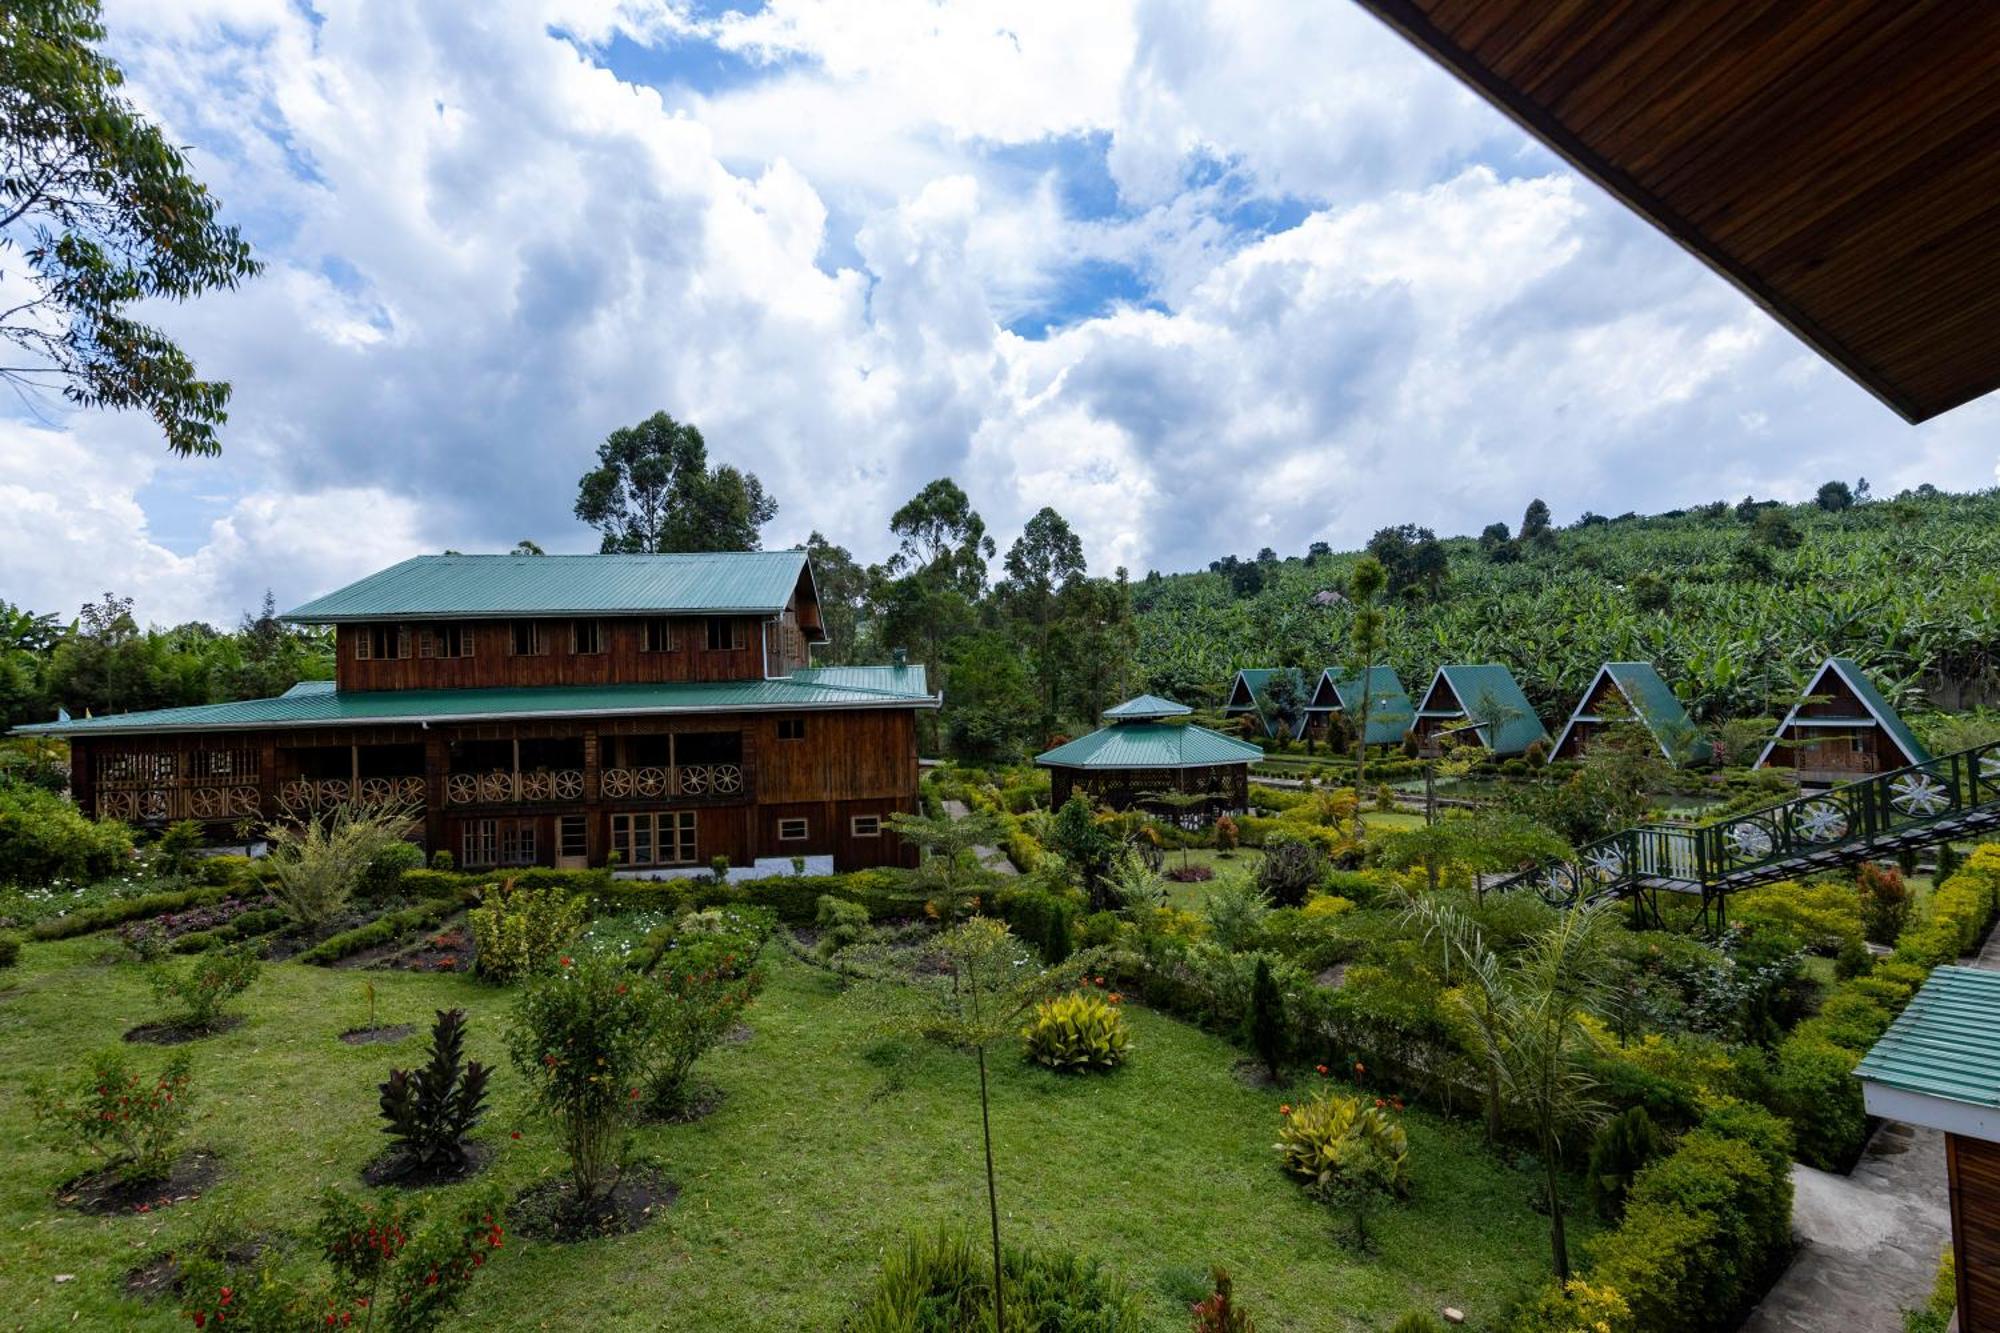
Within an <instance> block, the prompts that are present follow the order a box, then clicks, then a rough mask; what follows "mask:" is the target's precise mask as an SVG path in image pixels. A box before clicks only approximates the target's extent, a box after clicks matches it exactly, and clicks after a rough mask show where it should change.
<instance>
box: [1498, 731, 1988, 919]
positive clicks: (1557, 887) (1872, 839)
mask: <svg viewBox="0 0 2000 1333" xmlns="http://www.w3.org/2000/svg"><path fill="white" fill-rule="evenodd" d="M1996 826H2000V742H1994V743H1991V744H1987V745H1980V746H1974V747H1973V748H1972V749H1969V750H1962V751H1960V752H1958V753H1957V754H1948V755H1944V756H1941V757H1939V758H1936V759H1932V760H1929V761H1928V762H1925V763H1921V764H1912V765H1911V766H1909V767H1908V768H1899V769H1895V770H1893V771H1892V772H1888V773H1878V774H1875V775H1874V776H1872V777H1868V778H1864V779H1862V780H1861V781H1859V782H1850V783H1845V784H1843V785H1841V786H1838V787H1833V788H1830V789H1828V790H1826V791H1821V792H1809V793H1806V794H1804V795H1801V796H1797V797H1794V798H1792V799H1791V800H1789V801H1781V802H1779V803H1778V804H1776V805H1772V806H1768V807H1766V808H1764V809H1762V810H1753V811H1750V812H1749V813H1747V814H1742V815H1736V816H1734V817H1732V818H1729V819H1725V820H1720V821H1718V822H1716V823H1714V824H1706V825H1703V826H1701V827H1699V828H1683V827H1678V826H1673V825H1665V824H1642V825H1640V826H1638V827H1636V828H1629V829H1625V830H1624V831H1622V832H1619V833H1614V834H1612V835H1611V836H1610V837H1608V838H1605V839H1603V840H1601V841H1599V842H1594V843H1591V844H1589V845H1587V846H1585V847H1582V848H1579V849H1578V851H1577V854H1576V858H1575V859H1574V860H1571V861H1560V862H1555V863H1552V864H1549V865H1543V866H1539V867H1536V868H1533V869H1530V870H1524V871H1522V872H1520V873H1519V874H1516V875H1513V876H1510V877H1509V878H1507V879H1503V880H1501V881H1500V882H1499V883H1497V884H1495V885H1492V886H1490V887H1491V888H1492V889H1494V890H1501V891H1504V890H1508V889H1517V888H1532V889H1533V890H1534V891H1535V892H1536V893H1538V894H1540V895H1541V897H1542V898H1543V900H1544V901H1546V902H1549V903H1552V904H1554V905H1556V906H1558V907H1566V906H1569V905H1571V904H1575V903H1579V902H1594V901H1601V900H1604V899H1608V898H1618V897H1624V896H1627V895H1629V894H1631V893H1634V892H1637V891H1639V890H1641V889H1653V888H1666V889H1678V890H1686V891H1700V892H1703V893H1704V894H1706V893H1709V892H1712V891H1716V890H1721V891H1724V892H1727V891H1730V890H1733V889H1737V888H1748V887H1750V886H1751V885H1753V884H1759V883H1764V882H1767V881H1769V880H1770V879H1772V878H1777V877H1782V872H1786V871H1790V870H1797V871H1799V872H1805V871H1810V870H1815V869H1821V868H1824V867H1827V866H1832V865H1839V864H1842V863H1847V862H1853V861H1858V860H1864V859H1866V858H1867V857H1869V856H1870V855H1872V854H1874V853H1875V852H1877V851H1879V850H1881V849H1884V848H1891V847H1904V846H1912V845H1918V844H1921V843H1922V842H1924V841H1926V837H1925V835H1926V833H1927V832H1935V834H1936V840H1942V839H1944V838H1948V837H1953V836H1959V835H1960V834H1961V833H1962V832H1969V831H1975V830H1978V829H1984V828H1988V827H1996Z"/></svg>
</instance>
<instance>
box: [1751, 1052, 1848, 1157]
mask: <svg viewBox="0 0 2000 1333" xmlns="http://www.w3.org/2000/svg"><path fill="white" fill-rule="evenodd" d="M1860 1059H1861V1057H1860V1056H1859V1055H1857V1054H1856V1053H1855V1052H1853V1051H1850V1050H1846V1049H1844V1048H1843V1047H1840V1046H1836V1045H1834V1044H1833V1043H1832V1042H1830V1041H1828V1040H1826V1039H1825V1038H1823V1037H1813V1036H1810V1035H1806V1036H1794V1037H1792V1038H1789V1039H1788V1040H1786V1041H1785V1043H1784V1044H1783V1045H1781V1046H1779V1048H1778V1065H1777V1070H1776V1071H1775V1075H1774V1079H1773V1089H1772V1093H1773V1098H1774V1100H1775V1103H1776V1105H1775V1109H1776V1110H1777V1111H1778V1112H1779V1113H1780V1114H1781V1115H1783V1116H1784V1117H1785V1118H1786V1119H1787V1120H1789V1121H1791V1122H1792V1133H1793V1134H1794V1135H1795V1136H1796V1137H1797V1139H1798V1146H1799V1160H1800V1161H1802V1162H1804V1163H1805V1164H1806V1165H1807V1166H1816V1167H1818V1168H1820V1169H1821V1170H1823V1171H1838V1170H1840V1169H1842V1168H1843V1167H1845V1166H1846V1165H1847V1163H1848V1162H1850V1161H1852V1160H1853V1158H1854V1155H1855V1154H1856V1153H1858V1152H1860V1151H1861V1146H1862V1142H1863V1140H1864V1139H1865V1138H1866V1136H1867V1132H1868V1113H1867V1112H1866V1111H1865V1110H1864V1109H1863V1107H1862V1104H1861V1084H1860V1083H1859V1082H1857V1081H1856V1080H1855V1078H1854V1066H1855V1065H1856V1064H1858V1063H1860Z"/></svg>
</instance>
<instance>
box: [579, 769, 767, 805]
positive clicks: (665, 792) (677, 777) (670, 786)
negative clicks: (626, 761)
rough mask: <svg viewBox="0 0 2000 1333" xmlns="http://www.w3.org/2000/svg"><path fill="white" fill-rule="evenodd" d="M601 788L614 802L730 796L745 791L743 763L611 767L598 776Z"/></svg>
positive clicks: (741, 793) (738, 794)
mask: <svg viewBox="0 0 2000 1333" xmlns="http://www.w3.org/2000/svg"><path fill="white" fill-rule="evenodd" d="M597 788H598V790H599V791H600V792H601V793H603V795H604V798H605V799H606V800H613V801H622V800H629V799H632V798H634V797H637V798H639V799H641V800H648V801H667V800H674V799H676V798H679V797H683V796H703V797H721V798H724V799H727V798H729V797H732V796H741V795H743V794H744V782H743V766H742V765H741V764H678V765H675V766H673V767H665V766H658V767H655V766H645V767H640V768H607V769H605V770H604V771H603V772H602V773H600V774H599V775H598V779H597Z"/></svg>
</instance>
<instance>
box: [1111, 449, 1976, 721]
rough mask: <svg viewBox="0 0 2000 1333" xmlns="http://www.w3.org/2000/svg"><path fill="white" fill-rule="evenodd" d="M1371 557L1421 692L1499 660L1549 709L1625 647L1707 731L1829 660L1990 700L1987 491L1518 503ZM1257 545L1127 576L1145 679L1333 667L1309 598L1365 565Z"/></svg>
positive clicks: (1922, 691) (1163, 684) (1322, 620)
mask: <svg viewBox="0 0 2000 1333" xmlns="http://www.w3.org/2000/svg"><path fill="white" fill-rule="evenodd" d="M1370 549H1371V550H1373V551H1374V552H1375V553H1376V554H1377V555H1378V556H1379V557H1380V558H1381V559H1382V561H1383V563H1384V564H1385V565H1386V566H1388V568H1389V570H1390V573H1391V576H1392V581H1393V583H1394V585H1395V588H1396V592H1397V596H1396V597H1395V598H1394V599H1393V601H1392V607H1391V609H1390V611H1389V612H1388V614H1387V617H1386V619H1387V639H1388V645H1389V654H1388V655H1389V660H1390V662H1391V663H1392V664H1393V665H1394V666H1395V668H1396V670H1397V671H1398V672H1399V673H1400V674H1401V675H1402V676H1403V678H1404V680H1405V683H1406V684H1407V685H1408V686H1409V688H1410V689H1411V691H1412V693H1414V692H1415V691H1417V690H1418V689H1419V688H1421V686H1422V684H1423V683H1424V682H1425V681H1427V680H1428V679H1429V676H1430V673H1431V672H1432V671H1433V670H1434V669H1435V668H1436V667H1437V666H1438V665H1439V664H1441V663H1445V662H1488V661H1491V662H1502V663H1505V664H1506V665H1508V666H1510V667H1512V668H1513V669H1514V671H1515V673H1516V675H1517V676H1518V677H1519V678H1520V681H1521V684H1522V686H1523V688H1525V689H1526V691H1527V692H1528V696H1529V698H1530V699H1531V700H1533V702H1534V703H1535V705H1536V707H1537V709H1538V710H1539V711H1540V712H1541V713H1542V714H1543V715H1544V717H1546V718H1548V719H1550V720H1551V721H1553V720H1555V719H1558V718H1560V717H1562V716H1564V715H1566V714H1567V712H1568V710H1569V709H1570V707H1571V706H1572V705H1573V704H1574V703H1575V701H1576V698H1577V695H1578V694H1579V693H1581V691H1582V690H1583V689H1584V688H1585V687H1586V686H1587V685H1588V683H1589V681H1590V678H1591V676H1592V674H1593V673H1594V672H1595V671H1596V670H1597V667H1598V665H1599V664H1600V663H1602V662H1604V661H1606V660H1615V659H1636V660H1643V661H1650V662H1653V663H1656V664H1657V665H1658V666H1659V668H1660V670H1661V671H1662V673H1664V674H1665V676H1666V678H1667V679H1668V681H1670V682H1671V683H1672V684H1673V686H1674V688H1675V690H1676V691H1678V692H1679V693H1680V695H1681V698H1682V700H1683V701H1684V702H1685V703H1686V704H1687V705H1688V707H1689V709H1690V710H1691V711H1692V712H1693V714H1694V715H1695V717H1696V719H1697V720H1702V721H1708V720H1714V719H1718V718H1724V717H1742V716H1754V715H1758V714H1768V713H1773V712H1782V710H1783V709H1784V708H1785V707H1786V706H1787V705H1788V704H1789V703H1790V701H1791V700H1792V699H1793V698H1794V697H1795V696H1796V695H1797V693H1798V691H1799V689H1800V688H1801V687H1802V686H1803V685H1804V683H1805V681H1806V679H1807V677H1808V676H1809V674H1810V673H1811V671H1812V669H1813V668H1814V667H1815V666H1816V665H1818V663H1819V662H1820V661H1821V660H1822V659H1823V658H1825V657H1826V656H1828V655H1829V654H1834V653H1838V654H1844V655H1846V656H1849V657H1852V658H1854V659H1855V660H1857V661H1858V662H1860V663H1861V664H1862V665H1863V666H1864V667H1866V668H1867V669H1868V670H1869V671H1870V672H1871V673H1873V675H1874V678H1875V680H1876V681H1877V683H1878V684H1879V685H1880V686H1881V688H1882V689H1883V691H1884V693H1886V694H1887V695H1888V696H1889V697H1890V699H1891V700H1892V701H1893V702H1894V703H1895V704H1896V705H1897V706H1898V707H1899V708H1904V709H1907V710H1911V711H1921V710H1922V709H1923V708H1925V707H1931V706H1935V707H1942V708H1948V709H1956V708H1960V707H1967V706H1972V705H1975V704H1979V703H1986V704H1991V703H1993V702H1995V701H1996V700H2000V491H1988V492H1984V493H1981V494H1978V495H1946V494H1942V493H1938V492H1935V491H1931V490H1929V488H1925V489H1924V490H1923V491H1921V492H1913V493H1906V494H1904V495H1902V496H1899V497H1897V498H1896V499H1894V500H1885V501H1876V502H1865V501H1857V500H1856V499H1855V497H1854V493H1853V491H1852V490H1851V489H1849V488H1848V487H1846V486H1845V485H1843V484H1841V483H1830V484H1829V487H1828V488H1827V489H1825V490H1823V491H1822V495H1821V500H1820V501H1819V502H1817V503H1809V504H1803V505H1794V506H1778V505H1774V504H1770V503H1763V504H1756V503H1751V502H1744V503H1742V504H1727V503H1722V502H1717V503H1716V504H1713V505H1709V506H1705V507H1703V508H1702V509H1699V510H1695V511H1688V512H1680V513H1673V514H1666V515H1661V516H1657V517H1639V516H1635V515H1627V516H1624V517H1620V518H1613V519H1605V518H1600V517H1596V516H1585V517H1584V518H1583V519H1582V520H1581V521H1580V522H1578V523H1575V524H1572V525H1570V526H1567V527H1556V526H1553V525H1550V524H1549V523H1548V516H1547V512H1546V509H1545V508H1544V509H1540V510H1536V509H1534V508H1531V511H1530V513H1529V515H1528V516H1527V519H1526V520H1525V521H1524V523H1523V524H1522V525H1521V526H1520V527H1518V528H1516V529H1514V530H1511V531H1509V530H1507V529H1503V528H1501V527H1500V526H1499V525H1497V524H1496V525H1495V526H1494V527H1492V528H1489V529H1488V530H1487V532H1486V533H1485V534H1484V535H1482V536H1481V537H1480V538H1478V539H1468V538H1452V539H1445V540H1437V539H1434V538H1431V537H1430V534H1428V533H1425V532H1422V531H1421V530H1415V529H1388V530H1384V531H1383V532H1381V533H1378V534H1377V536H1376V538H1375V540H1374V542H1372V543H1371V548H1370ZM1263 554H1264V555H1265V557H1266V558H1264V559H1258V560H1247V561H1239V560H1235V559H1225V560H1222V561H1218V562H1217V563H1216V565H1215V566H1213V567H1212V568H1211V569H1210V570H1209V571H1207V572H1204V573H1199V574H1186V575H1179V576H1165V577H1162V576H1157V575H1149V576H1148V577H1147V578H1146V579H1145V580H1143V581H1142V582H1139V583H1137V584H1135V585H1134V588H1133V600H1134V605H1135V609H1136V612H1137V617H1136V618H1137V624H1138V634H1139V638H1138V645H1137V654H1136V656H1137V660H1138V662H1139V664H1140V669H1141V671H1142V673H1143V675H1144V678H1145V683H1146V685H1147V686H1148V687H1149V688H1151V689H1154V690H1157V691H1159V692H1161V693H1165V694H1168V695H1172V696H1174V697H1176V698H1181V699H1185V700H1188V701H1190V702H1200V701H1204V700H1206V701H1218V700H1219V699H1220V697H1221V691H1222V690H1223V688H1224V687H1225V685H1226V684H1227V682H1228V680H1229V678H1230V676H1231V674H1232V673H1233V672H1234V671H1235V669H1236V668H1238V667H1244V666H1272V665H1308V664H1310V665H1313V666H1317V665H1321V664H1330V663H1333V662H1337V661H1340V660H1341V659H1342V657H1343V656H1344V654H1345V648H1344V646H1343V645H1344V644H1345V643H1346V641H1347V630H1348V623H1349V621H1350V619H1351V612H1350V611H1349V609H1348V608H1347V606H1346V604H1345V602H1344V601H1342V600H1337V599H1336V598H1334V597H1329V596H1324V595H1319V596H1316V595H1318V594H1324V593H1326V592H1328V591H1329V590H1332V591H1337V590H1339V589H1341V588H1342V587H1343V586H1344V585H1345V581H1346V579H1347V577H1348V573H1349V571H1350V570H1351V569H1352V567H1353V565H1354V562H1355V559H1356V558H1357V557H1356V555H1355V554H1347V555H1338V554H1328V553H1324V552H1321V553H1315V554H1313V555H1308V556H1301V557H1294V558H1289V559H1277V558H1275V557H1273V556H1271V553H1269V552H1265V553H1263Z"/></svg>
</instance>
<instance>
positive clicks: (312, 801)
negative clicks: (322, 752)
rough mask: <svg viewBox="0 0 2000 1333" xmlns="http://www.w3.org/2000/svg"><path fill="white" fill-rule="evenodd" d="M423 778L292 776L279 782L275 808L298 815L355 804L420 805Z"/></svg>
mask: <svg viewBox="0 0 2000 1333" xmlns="http://www.w3.org/2000/svg"><path fill="white" fill-rule="evenodd" d="M425 796H426V788H425V784H424V780H423V778H421V777H418V776H404V777H384V778H362V779H361V780H360V781H358V782H357V781H354V780H353V779H350V778H292V779H289V780H288V781H285V782H281V783H279V784H278V792H277V802H278V809H280V810H282V811H284V812H285V813H286V814H288V815H291V816H294V817H298V816H302V815H309V814H314V813H316V812H319V811H323V810H331V809H333V807H335V806H337V805H345V804H348V803H349V802H352V803H354V804H357V805H368V806H387V805H406V806H419V807H421V806H422V805H423V804H424V803H425Z"/></svg>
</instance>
